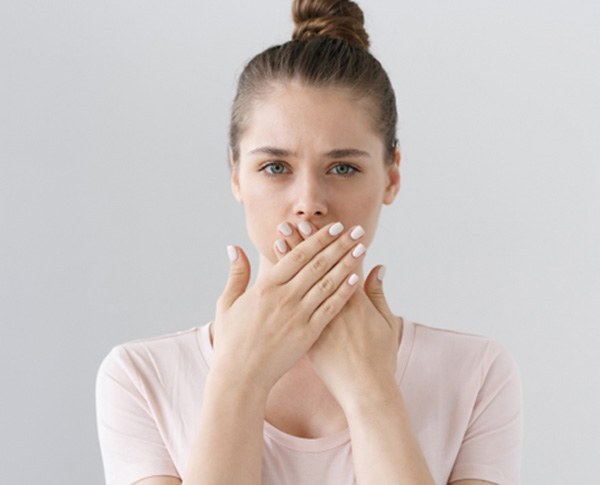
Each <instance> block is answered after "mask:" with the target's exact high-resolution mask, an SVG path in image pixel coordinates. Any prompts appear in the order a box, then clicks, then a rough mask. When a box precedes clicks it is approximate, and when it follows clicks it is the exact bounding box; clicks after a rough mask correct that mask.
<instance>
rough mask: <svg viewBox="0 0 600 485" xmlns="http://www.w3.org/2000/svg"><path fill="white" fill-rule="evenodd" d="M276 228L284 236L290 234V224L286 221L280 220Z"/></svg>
mask: <svg viewBox="0 0 600 485" xmlns="http://www.w3.org/2000/svg"><path fill="white" fill-rule="evenodd" d="M277 229H279V232H280V233H281V234H283V235H284V236H291V235H292V228H291V227H290V225H289V224H288V223H287V222H282V223H281V224H279V225H278V226H277Z"/></svg>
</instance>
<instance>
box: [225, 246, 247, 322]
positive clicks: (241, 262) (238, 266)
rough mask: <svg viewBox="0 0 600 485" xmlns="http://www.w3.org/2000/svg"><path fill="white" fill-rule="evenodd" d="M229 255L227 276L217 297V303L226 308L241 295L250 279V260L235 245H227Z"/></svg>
mask: <svg viewBox="0 0 600 485" xmlns="http://www.w3.org/2000/svg"><path fill="white" fill-rule="evenodd" d="M227 255H228V256H229V262H230V264H229V278H228V279H227V284H226V285H225V289H224V290H223V293H222V294H221V297H220V298H219V304H220V305H221V306H222V309H223V310H226V309H227V308H229V307H230V306H231V305H233V302H235V300H237V299H238V298H239V297H240V295H242V294H243V293H244V292H245V291H246V288H248V283H249V281H250V261H249V260H248V256H246V253H245V252H244V251H243V250H242V248H240V247H237V246H227Z"/></svg>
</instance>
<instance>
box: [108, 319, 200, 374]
mask: <svg viewBox="0 0 600 485" xmlns="http://www.w3.org/2000/svg"><path fill="white" fill-rule="evenodd" d="M203 328H204V327H192V328H190V329H188V330H182V331H177V332H171V333H166V334H162V335H157V336H151V337H145V338H138V339H134V340H129V341H127V342H124V343H121V344H118V345H115V346H114V347H112V349H111V350H110V351H109V352H108V354H107V355H106V356H105V357H104V359H103V361H102V363H101V366H100V370H101V371H103V370H104V371H106V370H113V371H115V370H117V369H120V370H121V371H123V370H129V371H131V370H134V369H135V370H136V371H138V372H139V371H142V372H144V371H150V370H152V371H156V370H158V369H161V368H163V369H164V368H171V367H176V366H178V365H180V364H181V363H182V362H184V361H188V362H189V361H190V360H200V361H202V360H203V359H202V355H201V352H200V338H201V336H200V334H201V333H202V330H203Z"/></svg>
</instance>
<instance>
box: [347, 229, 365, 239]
mask: <svg viewBox="0 0 600 485" xmlns="http://www.w3.org/2000/svg"><path fill="white" fill-rule="evenodd" d="M364 235H365V230H364V229H363V228H362V227H361V226H356V227H355V228H354V229H352V232H351V233H350V237H351V238H352V239H354V240H355V241H356V240H357V239H358V238H359V237H361V236H364Z"/></svg>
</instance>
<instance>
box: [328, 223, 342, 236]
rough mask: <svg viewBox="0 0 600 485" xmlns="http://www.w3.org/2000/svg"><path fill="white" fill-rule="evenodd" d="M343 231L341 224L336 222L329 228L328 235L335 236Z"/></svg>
mask: <svg viewBox="0 0 600 485" xmlns="http://www.w3.org/2000/svg"><path fill="white" fill-rule="evenodd" d="M343 230H344V225H343V224H342V223H341V222H336V223H335V224H334V225H333V226H331V227H330V228H329V234H331V235H332V236H337V235H338V234H339V233H340V232H342V231H343Z"/></svg>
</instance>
